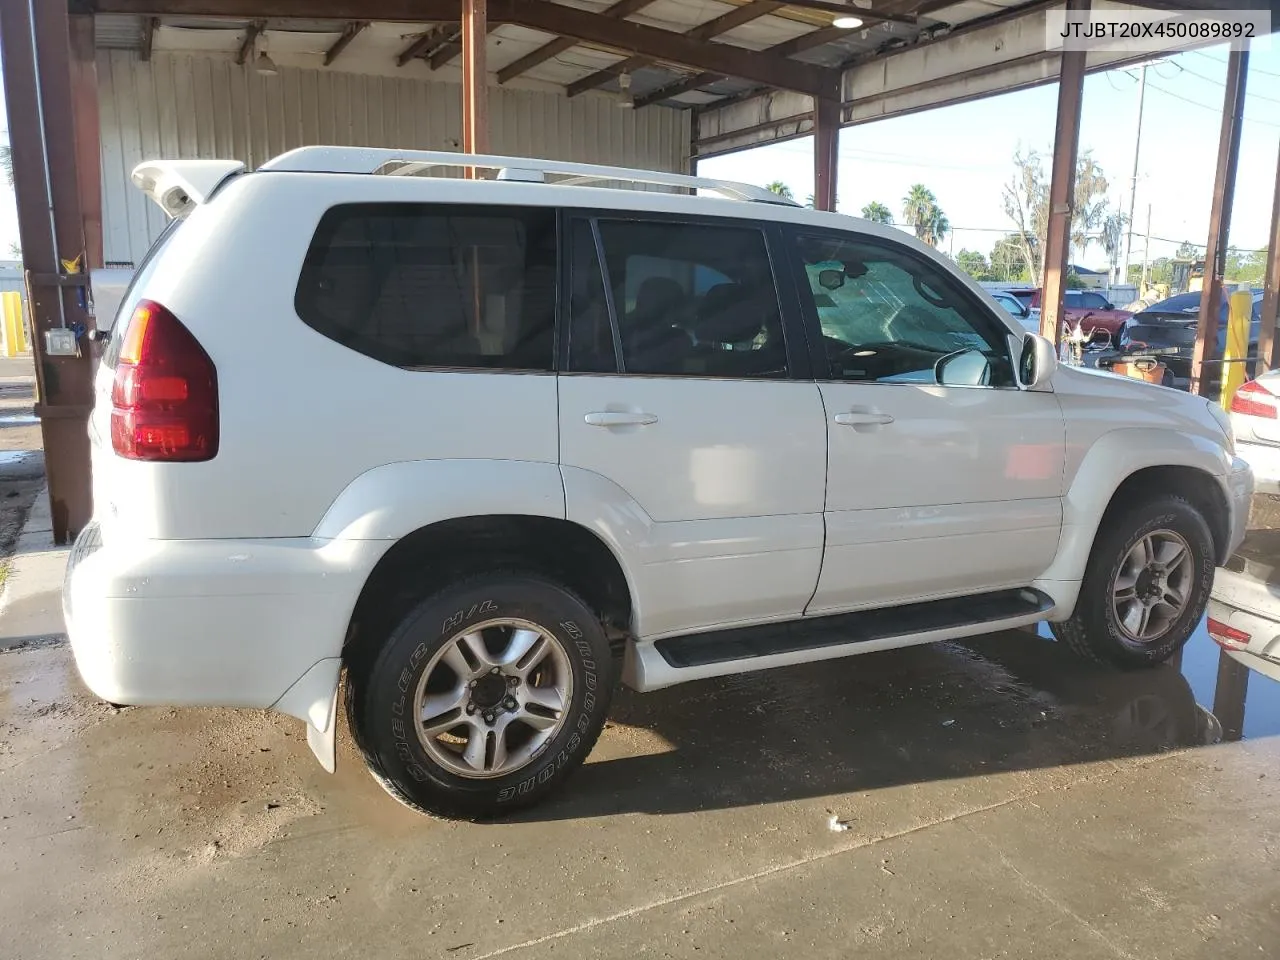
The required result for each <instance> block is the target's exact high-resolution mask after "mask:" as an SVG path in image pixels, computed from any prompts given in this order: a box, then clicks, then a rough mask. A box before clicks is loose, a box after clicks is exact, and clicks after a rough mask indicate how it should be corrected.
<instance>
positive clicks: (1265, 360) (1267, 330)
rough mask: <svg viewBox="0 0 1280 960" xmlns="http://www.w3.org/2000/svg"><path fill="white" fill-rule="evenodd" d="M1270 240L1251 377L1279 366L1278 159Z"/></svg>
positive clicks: (1272, 201)
mask: <svg viewBox="0 0 1280 960" xmlns="http://www.w3.org/2000/svg"><path fill="white" fill-rule="evenodd" d="M1270 240H1271V245H1270V250H1269V251H1268V254H1267V274H1266V279H1265V280H1263V282H1262V287H1263V294H1262V324H1261V329H1260V330H1259V331H1258V361H1257V363H1256V364H1254V369H1253V375H1254V376H1255V377H1256V376H1258V375H1259V374H1262V373H1263V372H1265V371H1267V370H1274V369H1275V368H1276V367H1277V366H1280V343H1278V342H1277V339H1276V323H1277V320H1280V162H1277V164H1276V186H1275V193H1274V195H1273V196H1272V199H1271V234H1270Z"/></svg>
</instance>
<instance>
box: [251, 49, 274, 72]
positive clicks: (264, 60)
mask: <svg viewBox="0 0 1280 960" xmlns="http://www.w3.org/2000/svg"><path fill="white" fill-rule="evenodd" d="M253 69H255V70H257V71H258V73H259V74H260V75H261V76H264V77H274V76H275V75H276V74H278V73H279V72H280V68H279V67H277V66H276V62H275V61H274V60H272V59H271V58H270V57H268V56H267V53H266V51H265V50H264V51H263V52H262V53H260V54H258V59H257V60H255V61H254V62H253Z"/></svg>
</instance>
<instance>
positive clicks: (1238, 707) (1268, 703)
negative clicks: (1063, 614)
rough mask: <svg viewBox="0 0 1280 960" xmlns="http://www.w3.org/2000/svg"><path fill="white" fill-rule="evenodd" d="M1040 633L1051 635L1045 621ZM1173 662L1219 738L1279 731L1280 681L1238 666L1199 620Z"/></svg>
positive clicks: (1241, 738) (1266, 734)
mask: <svg viewBox="0 0 1280 960" xmlns="http://www.w3.org/2000/svg"><path fill="white" fill-rule="evenodd" d="M1039 632H1040V635H1041V636H1043V637H1047V638H1048V637H1052V636H1053V634H1052V633H1050V632H1049V625H1048V624H1044V623H1042V624H1040V629H1039ZM1180 660H1181V662H1180V663H1178V664H1177V666H1178V669H1179V670H1180V671H1181V673H1182V676H1183V678H1184V679H1185V680H1186V681H1187V685H1188V686H1189V687H1190V688H1191V693H1192V695H1193V696H1194V697H1195V700H1196V703H1199V704H1201V705H1202V706H1204V708H1205V709H1207V710H1209V711H1210V712H1211V713H1212V714H1213V715H1214V716H1215V717H1216V718H1217V719H1218V722H1219V723H1221V725H1222V739H1224V740H1251V739H1254V738H1257V737H1271V736H1276V735H1277V734H1280V683H1277V682H1276V681H1274V680H1272V679H1271V678H1270V677H1267V676H1264V675H1263V674H1261V673H1258V672H1256V671H1254V670H1250V669H1249V668H1248V667H1245V666H1242V665H1241V664H1239V663H1237V662H1236V661H1235V660H1233V659H1231V657H1229V656H1227V655H1226V653H1224V652H1223V651H1222V649H1221V648H1220V647H1219V646H1218V645H1217V644H1216V643H1214V642H1213V640H1211V639H1210V638H1209V632H1208V630H1207V629H1206V628H1205V623H1204V621H1203V620H1202V621H1201V622H1200V626H1198V627H1197V628H1196V632H1195V633H1194V634H1192V635H1191V639H1190V640H1188V641H1187V645H1186V646H1185V647H1183V648H1182V653H1181V656H1180Z"/></svg>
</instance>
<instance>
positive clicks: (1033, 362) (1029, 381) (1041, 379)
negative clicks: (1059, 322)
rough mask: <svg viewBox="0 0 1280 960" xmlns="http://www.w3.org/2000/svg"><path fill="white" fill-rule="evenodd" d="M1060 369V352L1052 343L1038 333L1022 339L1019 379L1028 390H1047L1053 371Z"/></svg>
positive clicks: (1029, 334)
mask: <svg viewBox="0 0 1280 960" xmlns="http://www.w3.org/2000/svg"><path fill="white" fill-rule="evenodd" d="M1057 369H1058V352H1057V350H1055V349H1054V346H1053V344H1052V343H1050V342H1049V341H1048V340H1046V339H1045V338H1044V337H1042V336H1040V334H1038V333H1028V334H1027V335H1026V336H1025V337H1023V338H1022V357H1021V358H1020V359H1019V360H1018V379H1020V380H1021V381H1022V385H1023V386H1024V387H1026V388H1027V389H1028V390H1047V389H1048V387H1049V381H1050V380H1051V379H1052V377H1053V371H1055V370H1057Z"/></svg>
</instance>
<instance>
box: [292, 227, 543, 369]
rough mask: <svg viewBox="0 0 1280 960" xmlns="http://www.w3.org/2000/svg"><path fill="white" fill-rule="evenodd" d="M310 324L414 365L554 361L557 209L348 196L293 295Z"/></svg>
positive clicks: (507, 365)
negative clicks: (361, 200)
mask: <svg viewBox="0 0 1280 960" xmlns="http://www.w3.org/2000/svg"><path fill="white" fill-rule="evenodd" d="M294 306H295V308H296V309H297V311H298V316H299V317H301V318H302V321H303V322H304V323H306V324H307V325H308V326H309V327H311V328H312V329H313V330H315V331H317V332H318V333H320V334H323V335H324V336H326V337H328V338H329V339H330V340H334V341H336V342H338V343H340V344H342V345H343V346H346V347H348V348H350V349H351V350H355V351H356V352H358V353H362V354H364V355H365V356H367V357H371V358H373V359H374V360H379V361H381V362H383V363H386V364H390V365H392V366H397V367H403V368H406V369H423V368H440V367H461V368H469V369H501V370H524V371H549V370H551V369H553V354H554V351H553V347H554V339H555V312H556V215H555V211H554V210H549V209H544V208H534V207H530V208H522V207H475V206H460V205H451V204H415V203H376V204H345V205H342V206H338V207H334V208H332V209H331V210H329V211H328V212H327V213H326V214H325V215H324V217H323V218H322V219H321V221H320V225H319V228H318V229H317V230H316V235H315V237H314V239H313V240H312V243H311V247H310V249H309V250H308V252H307V257H306V261H305V262H304V264H303V267H302V274H301V277H300V279H299V281H298V290H297V294H296V296H295V298H294Z"/></svg>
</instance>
